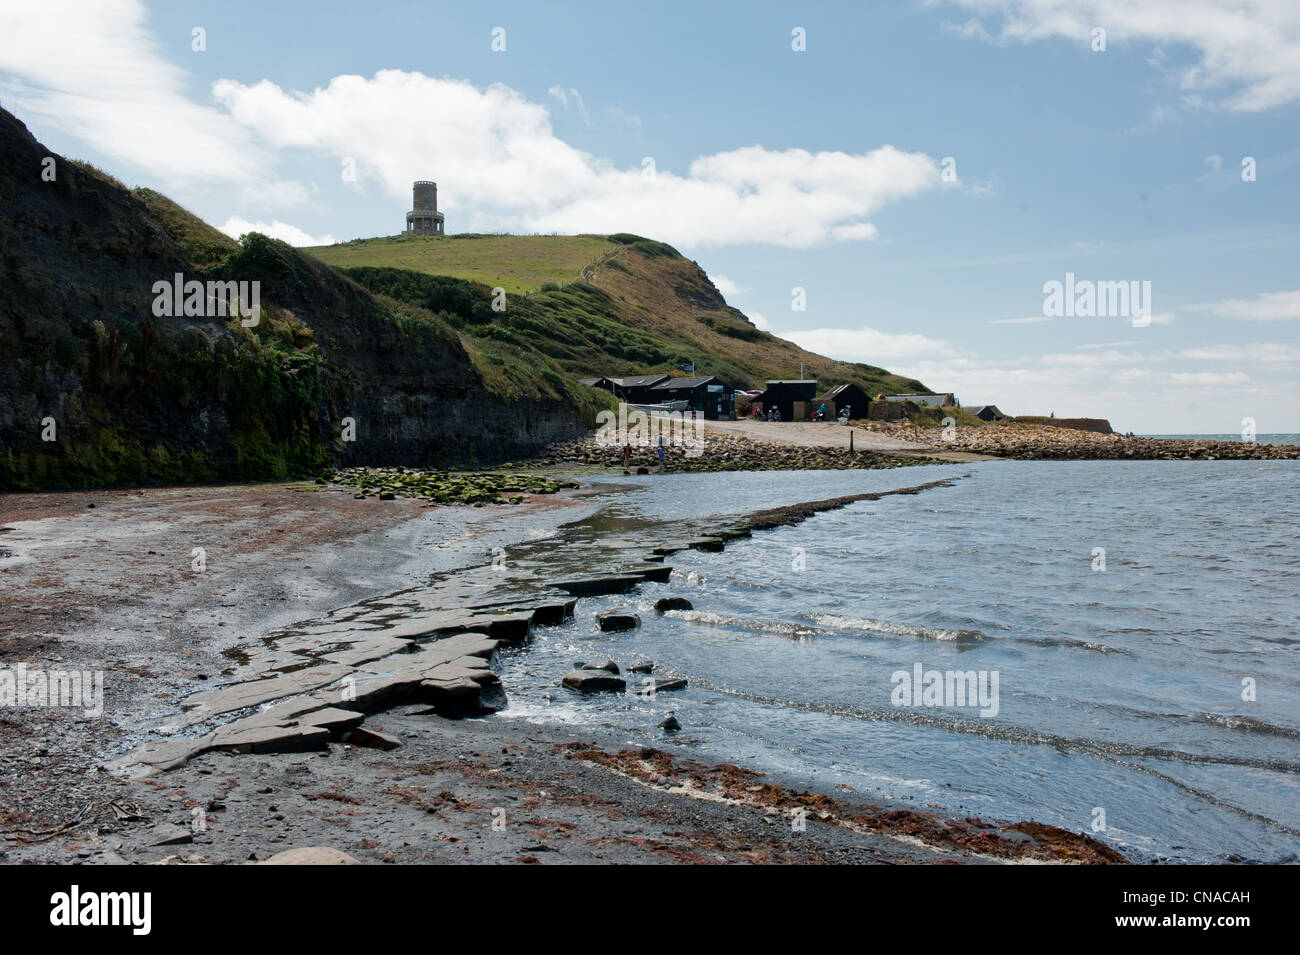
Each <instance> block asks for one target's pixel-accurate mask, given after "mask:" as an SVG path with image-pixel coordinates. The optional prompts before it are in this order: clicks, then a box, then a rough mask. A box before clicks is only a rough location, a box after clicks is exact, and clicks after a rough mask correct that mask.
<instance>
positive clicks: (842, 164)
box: [0, 0, 939, 247]
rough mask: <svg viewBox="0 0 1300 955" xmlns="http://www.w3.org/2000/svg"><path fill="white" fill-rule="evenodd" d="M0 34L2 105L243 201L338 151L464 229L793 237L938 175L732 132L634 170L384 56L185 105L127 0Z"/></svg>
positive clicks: (537, 119) (23, 16)
mask: <svg viewBox="0 0 1300 955" xmlns="http://www.w3.org/2000/svg"><path fill="white" fill-rule="evenodd" d="M0 35H3V36H5V38H6V39H5V42H4V43H3V44H2V45H0V70H3V71H6V72H8V73H9V74H11V75H12V76H13V77H15V79H14V80H12V81H11V82H9V83H8V84H7V87H6V88H5V90H4V92H5V95H6V99H7V100H8V101H10V103H11V105H15V106H17V107H18V108H19V109H20V110H21V111H23V112H25V113H28V114H34V115H38V116H41V117H43V118H45V119H47V120H48V121H50V122H51V123H54V124H57V125H58V126H59V127H60V128H61V129H63V130H65V131H66V132H68V133H69V134H71V135H73V136H75V137H77V138H78V139H80V140H81V141H83V142H85V143H87V144H89V145H90V146H91V147H93V148H94V149H95V150H97V151H98V152H100V153H103V154H104V155H106V156H108V157H111V158H113V159H115V160H117V161H120V162H123V163H125V164H129V165H131V166H133V167H136V168H138V169H139V170H141V172H142V174H143V175H145V176H147V177H148V178H149V180H150V181H152V182H158V183H160V184H163V185H167V186H172V185H177V184H180V185H185V184H196V185H207V184H211V183H214V182H215V183H229V184H232V185H233V186H235V187H237V189H238V192H237V196H238V197H239V198H241V201H242V204H243V206H244V207H245V208H247V204H248V202H249V201H250V199H251V198H252V197H257V198H260V199H262V200H263V201H264V202H265V203H266V204H273V203H274V202H275V201H279V202H285V201H302V200H303V199H305V198H306V197H307V195H308V193H307V191H306V190H305V189H304V188H303V187H301V186H298V185H297V184H294V183H284V182H277V181H276V175H275V166H276V162H277V161H278V159H279V158H280V157H281V156H282V154H283V153H284V152H285V151H288V150H295V149H300V150H306V151H309V152H312V153H315V154H318V155H323V156H329V157H331V158H336V159H341V158H345V157H346V158H351V159H353V160H355V162H356V168H357V174H358V177H359V179H360V180H361V181H377V182H378V183H379V184H380V185H381V186H382V188H383V189H384V191H385V192H387V193H388V194H389V195H390V196H392V197H393V198H394V199H401V200H403V201H405V200H407V199H409V198H410V188H411V182H412V180H415V179H421V178H436V179H437V180H439V181H440V182H443V183H444V184H445V185H444V188H443V191H442V194H441V195H440V197H439V198H440V200H441V201H442V203H443V205H444V206H445V207H446V208H447V210H448V211H450V212H460V213H461V218H460V220H459V223H458V224H460V225H461V226H462V228H465V229H467V230H477V231H498V230H503V231H522V232H542V233H549V232H618V231H630V232H638V233H641V234H646V235H653V236H655V237H656V238H659V239H663V240H665V241H668V242H672V243H676V244H685V245H694V246H709V245H724V244H730V243H741V242H764V243H768V244H774V245H780V246H790V247H807V246H812V245H817V244H820V243H825V242H830V241H861V240H870V239H875V238H876V237H877V235H878V232H877V228H876V226H875V225H874V224H873V223H871V221H870V218H869V217H870V216H872V215H873V214H874V213H875V212H877V211H878V210H879V209H881V208H882V207H884V206H886V205H889V204H890V203H894V202H898V201H900V200H902V199H905V198H908V197H910V196H914V195H916V194H918V193H920V192H923V191H925V190H927V189H930V188H933V187H935V186H937V185H938V184H939V175H938V165H937V163H936V162H935V160H934V159H933V158H931V157H930V156H927V155H925V154H924V153H916V152H904V151H902V150H899V149H896V148H894V147H893V146H889V145H884V146H881V147H879V148H877V149H873V150H870V151H866V152H862V153H844V152H835V151H825V152H815V153H814V152H808V151H806V150H801V149H785V150H771V149H766V148H764V147H763V146H761V145H749V146H744V147H742V148H738V149H734V150H731V151H727V152H721V153H716V154H714V155H710V156H702V157H700V158H698V159H696V160H695V161H694V162H693V163H691V165H690V168H689V170H687V171H686V173H684V174H683V173H678V172H673V171H671V170H667V169H664V168H660V169H659V170H658V173H657V175H654V176H651V177H647V176H644V175H643V174H642V168H641V166H640V164H637V165H636V166H635V167H633V168H630V169H620V168H617V167H616V166H615V165H614V164H613V163H611V162H609V161H608V160H605V159H602V158H601V157H598V156H594V155H591V154H589V153H586V152H583V151H582V150H579V149H577V148H575V147H573V146H571V145H569V144H568V143H566V142H565V141H563V140H562V139H560V138H559V137H558V136H556V135H555V133H554V131H553V130H552V128H551V122H550V114H549V113H548V111H547V107H546V106H545V105H542V104H540V103H534V102H531V101H529V100H528V99H527V98H525V97H524V96H523V95H522V94H520V93H519V92H517V91H515V90H513V89H511V88H509V87H507V86H504V85H502V84H494V85H492V86H489V87H487V88H485V89H480V88H477V87H475V86H474V85H472V84H470V83H468V82H464V81H460V80H454V79H445V78H443V79H440V78H433V77H429V76H425V75H423V74H421V73H413V72H405V71H402V70H382V71H380V72H378V73H376V74H375V75H374V76H373V77H369V78H366V77H361V76H349V75H345V76H336V77H334V78H333V79H332V80H330V81H329V82H328V83H327V84H326V85H324V86H323V87H319V88H317V89H314V90H311V91H309V92H299V91H296V90H284V89H281V88H280V87H278V86H276V85H275V84H273V83H271V82H269V81H266V80H262V81H261V82H256V83H251V84H246V83H242V82H238V81H235V80H232V79H222V80H218V81H217V82H216V83H214V84H213V87H212V96H213V99H214V101H215V102H214V103H213V104H200V103H196V102H193V101H191V100H190V99H188V98H187V96H186V95H185V83H186V77H185V74H184V72H183V70H182V69H181V68H180V67H178V66H176V65H174V63H173V62H169V59H165V58H164V56H163V53H162V49H161V47H160V45H159V44H158V43H157V41H156V40H155V39H154V37H153V36H152V35H151V34H150V33H149V32H148V30H147V29H146V27H145V13H144V8H143V6H142V5H141V4H140V3H139V2H138V0H103V2H90V0H82V2H79V3H77V4H76V5H75V7H74V8H72V9H68V8H67V5H60V6H59V7H58V8H56V7H55V6H54V5H48V4H47V5H44V6H42V5H38V4H21V5H20V4H16V3H12V4H7V5H5V6H4V7H3V8H0ZM182 49H183V51H184V53H185V54H188V53H189V49H188V44H186V45H185V47H183V48H182ZM175 55H179V51H176V54H175ZM195 55H197V54H195ZM549 96H550V98H552V99H554V100H556V101H557V102H559V103H560V104H561V105H567V104H570V103H571V104H574V105H575V106H576V107H577V108H578V109H579V111H580V112H582V114H583V116H584V118H585V116H586V106H585V103H583V101H582V97H581V95H580V94H579V93H578V92H577V90H575V89H572V88H563V87H559V86H556V87H553V88H552V89H551V90H550V92H549ZM412 116H419V117H425V118H427V119H428V121H427V122H412V121H411V117H412Z"/></svg>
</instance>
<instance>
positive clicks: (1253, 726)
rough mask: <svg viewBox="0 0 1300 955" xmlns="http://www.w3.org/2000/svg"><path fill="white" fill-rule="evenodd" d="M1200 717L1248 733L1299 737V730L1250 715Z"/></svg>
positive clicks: (1224, 727)
mask: <svg viewBox="0 0 1300 955" xmlns="http://www.w3.org/2000/svg"><path fill="white" fill-rule="evenodd" d="M1201 718H1202V719H1204V720H1205V722H1207V723H1210V724H1212V725H1214V726H1219V727H1222V728H1223V729H1229V730H1245V731H1246V732H1249V733H1269V734H1271V735H1273V736H1284V737H1286V738H1288V739H1300V730H1293V729H1289V728H1287V727H1285V726H1276V725H1274V724H1273V723H1265V722H1264V721H1263V720H1257V719H1255V718H1253V717H1250V716H1235V715H1233V714H1231V713H1202V714H1201Z"/></svg>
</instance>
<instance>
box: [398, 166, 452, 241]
mask: <svg viewBox="0 0 1300 955" xmlns="http://www.w3.org/2000/svg"><path fill="white" fill-rule="evenodd" d="M411 192H412V199H411V211H410V212H408V213H407V214H406V231H407V232H411V233H414V234H415V235H442V234H443V231H442V223H443V215H442V213H441V212H439V211H438V184H437V183H436V182H429V181H427V180H425V179H418V180H416V182H415V185H414V186H412V187H411Z"/></svg>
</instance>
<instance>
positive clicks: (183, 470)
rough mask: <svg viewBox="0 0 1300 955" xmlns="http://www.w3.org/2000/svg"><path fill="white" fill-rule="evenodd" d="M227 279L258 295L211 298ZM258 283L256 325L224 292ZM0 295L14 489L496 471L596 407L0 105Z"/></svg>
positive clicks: (1, 434) (2, 463) (8, 459)
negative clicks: (367, 472)
mask: <svg viewBox="0 0 1300 955" xmlns="http://www.w3.org/2000/svg"><path fill="white" fill-rule="evenodd" d="M177 275H180V276H181V277H182V281H183V282H198V283H203V285H202V288H203V290H204V291H203V294H202V295H200V296H199V297H198V298H196V299H195V303H196V305H198V306H199V307H196V308H194V309H191V311H192V312H195V313H196V314H189V315H185V314H178V315H167V314H162V315H159V314H157V313H158V312H159V311H160V310H161V311H165V310H163V309H160V308H159V307H158V301H159V299H158V294H157V292H156V290H155V284H156V283H159V282H168V283H171V282H173V280H174V279H175V277H176V276H177ZM229 282H234V283H249V284H247V285H243V286H239V285H236V286H226V285H224V284H222V285H216V286H210V285H208V284H207V283H229ZM253 282H256V283H258V285H257V286H256V288H258V289H259V290H260V296H259V304H260V311H259V312H258V316H257V322H256V324H255V325H252V324H251V319H246V318H243V317H242V313H241V312H239V311H236V312H235V314H233V315H230V314H221V313H222V312H224V311H225V309H224V307H223V308H221V309H218V308H217V307H216V306H217V304H218V303H217V300H216V299H214V298H213V288H216V289H218V290H221V289H225V288H231V289H235V288H242V289H243V290H245V291H244V295H243V297H242V299H241V303H240V306H241V307H242V308H245V309H247V308H248V306H249V305H250V304H251V303H250V302H247V301H244V300H243V299H247V298H249V297H250V296H249V295H248V294H247V291H246V290H247V289H249V288H252V287H253V286H252V285H251V283H253ZM0 289H2V294H0V490H13V489H22V488H38V487H67V486H91V485H103V484H113V483H124V482H145V481H169V482H171V481H175V482H180V481H195V480H219V479H233V478H242V479H268V478H281V477H285V476H290V475H296V474H309V473H312V472H314V471H316V470H318V469H320V468H322V467H324V466H326V465H328V464H333V463H341V464H406V465H420V464H444V465H457V464H462V465H463V464H473V463H487V462H491V461H494V460H501V459H505V458H510V457H516V456H520V455H523V454H526V453H528V452H530V451H532V450H535V449H536V448H538V447H540V446H541V445H544V444H546V443H548V442H551V441H555V440H564V439H567V438H572V437H575V436H577V435H578V434H580V433H581V432H582V430H583V425H584V418H586V419H590V418H591V417H592V416H593V414H594V406H593V405H592V402H593V401H594V400H598V399H593V397H592V396H591V395H590V394H588V393H587V390H586V389H582V388H581V387H580V386H577V385H571V384H568V383H567V382H566V381H564V380H563V376H560V375H559V374H558V373H556V372H555V370H554V369H553V368H545V367H542V368H539V367H534V366H526V367H523V368H522V369H521V368H519V367H512V368H510V373H509V374H505V373H503V372H502V366H501V362H502V361H503V356H501V355H499V354H493V355H485V354H482V353H481V350H479V349H477V348H475V346H474V345H473V343H472V342H467V341H465V340H463V339H462V336H461V335H460V333H459V332H458V331H457V330H456V329H455V328H452V327H451V326H450V325H448V324H447V323H446V322H444V321H443V320H441V319H440V318H438V317H437V316H435V315H433V314H431V313H429V312H427V311H425V310H424V309H421V308H419V307H418V306H415V305H409V304H403V303H398V302H395V301H393V300H391V299H385V298H382V297H377V296H376V295H374V294H372V293H370V292H368V291H366V290H365V289H362V288H361V287H360V286H358V285H356V284H355V283H354V282H352V281H351V280H349V279H347V278H345V277H343V276H342V275H341V274H340V273H338V272H337V271H335V270H334V269H331V268H329V267H328V266H326V265H324V264H322V263H320V262H318V261H316V260H315V259H312V258H310V257H308V256H304V255H301V254H300V253H298V252H297V251H296V250H295V249H293V248H291V247H289V246H287V245H286V244H284V243H282V242H277V241H274V240H271V239H268V238H266V237H265V236H261V235H256V234H253V235H249V236H246V237H244V239H243V241H242V242H241V243H236V242H233V241H232V240H230V239H229V238H227V237H226V236H224V235H222V234H221V233H219V232H217V231H216V230H215V229H212V228H211V227H210V226H207V225H206V224H204V223H202V222H201V221H199V220H198V219H196V218H194V217H193V216H191V215H189V214H188V213H186V212H185V211H184V210H183V209H180V208H179V207H178V206H176V205H175V204H173V203H171V202H170V201H168V200H167V199H166V198H164V197H162V196H160V195H158V194H157V193H155V192H152V191H151V190H146V189H141V190H136V191H135V192H131V191H129V190H127V189H126V188H124V187H123V186H122V185H121V184H120V183H118V182H117V181H116V180H114V179H112V178H111V177H110V176H107V175H105V174H104V173H102V172H99V171H98V170H96V169H94V168H93V167H90V166H88V165H86V164H83V163H78V162H75V161H70V160H67V159H65V158H63V157H61V156H57V155H54V154H53V153H51V152H50V151H49V150H48V149H45V148H44V147H43V146H41V145H40V143H38V142H37V141H36V140H35V139H34V138H33V137H32V135H31V133H30V132H29V131H28V130H27V128H26V127H25V126H24V125H23V124H22V123H21V122H19V121H18V120H17V119H16V118H15V117H14V116H12V115H11V114H9V113H7V112H5V111H3V110H0ZM224 294H225V293H224V292H222V293H221V294H220V295H218V298H224ZM200 300H201V301H200ZM221 304H222V305H223V306H224V302H222V303H221ZM467 346H468V347H467ZM510 357H511V356H509V355H506V356H504V359H509V358H510ZM529 360H533V359H531V358H530V359H529Z"/></svg>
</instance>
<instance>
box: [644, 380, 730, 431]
mask: <svg viewBox="0 0 1300 955" xmlns="http://www.w3.org/2000/svg"><path fill="white" fill-rule="evenodd" d="M649 391H650V394H651V395H654V396H655V397H654V398H652V399H651V402H652V403H654V404H658V403H661V402H668V401H685V402H686V410H689V411H698V412H700V414H702V415H703V416H704V417H705V418H707V419H709V420H710V421H716V420H718V419H719V418H730V417H731V408H732V400H733V398H732V394H733V392H732V389H731V388H728V387H727V386H726V385H724V384H723V383H722V382H720V381H719V380H718V379H717V377H715V376H714V375H706V376H704V377H699V378H669V379H668V380H667V381H661V382H659V384H657V385H653V386H651V388H650V390H649Z"/></svg>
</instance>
